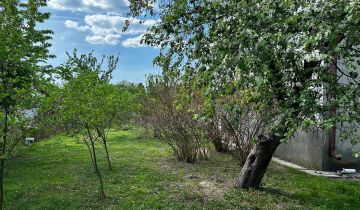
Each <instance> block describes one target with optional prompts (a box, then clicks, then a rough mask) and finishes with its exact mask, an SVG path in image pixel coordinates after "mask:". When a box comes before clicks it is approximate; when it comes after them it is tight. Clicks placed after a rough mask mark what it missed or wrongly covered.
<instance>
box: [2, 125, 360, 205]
mask: <svg viewBox="0 0 360 210" xmlns="http://www.w3.org/2000/svg"><path fill="white" fill-rule="evenodd" d="M109 137H110V140H109V150H110V153H111V156H112V161H113V167H114V171H109V170H108V169H107V165H106V162H105V158H104V156H101V161H100V166H101V169H102V171H103V173H104V178H105V190H106V193H107V199H106V200H98V180H97V177H96V175H95V174H94V172H93V168H92V165H91V162H90V161H91V160H90V155H89V154H88V150H87V148H86V146H85V145H84V144H82V143H81V142H76V141H75V140H74V139H71V138H68V137H62V136H57V137H54V138H52V139H50V140H44V141H41V142H37V143H35V144H34V145H32V146H30V147H27V146H21V147H20V148H19V149H18V152H17V155H16V156H15V157H14V158H13V159H12V160H9V161H8V162H7V167H6V174H5V207H6V209H360V199H359V197H360V183H359V182H358V181H349V180H331V179H327V178H320V177H314V176H310V175H307V174H304V173H301V172H298V171H296V170H293V169H290V168H286V167H284V166H281V165H278V164H275V163H272V164H271V166H270V168H269V170H268V171H267V173H266V175H265V178H264V180H263V181H264V185H263V187H262V188H261V189H260V190H248V191H239V190H235V189H234V188H233V185H234V181H235V178H236V177H237V175H238V173H239V171H240V168H239V167H238V166H237V165H236V162H235V161H234V160H233V159H232V158H231V157H230V156H229V155H227V154H216V153H214V154H212V155H211V158H210V160H209V161H201V162H200V163H198V164H186V163H182V162H177V161H176V160H175V159H174V158H172V157H171V155H170V154H169V150H168V147H166V146H165V145H164V144H162V143H161V142H159V141H157V140H155V139H149V138H141V137H140V132H139V130H130V131H117V132H112V133H110V136H109Z"/></svg>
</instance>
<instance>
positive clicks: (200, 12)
mask: <svg viewBox="0 0 360 210" xmlns="http://www.w3.org/2000/svg"><path fill="white" fill-rule="evenodd" d="M156 2H157V3H158V5H159V7H158V8H159V9H156V10H154V7H153V5H154V4H156ZM130 9H131V12H130V15H132V16H138V15H142V14H144V13H145V14H150V15H154V16H155V17H158V18H160V19H161V21H158V23H157V24H156V25H154V26H153V27H152V28H151V30H150V31H149V32H148V33H147V34H146V35H145V38H144V40H143V41H144V42H145V43H147V44H150V45H156V46H159V47H160V48H161V52H160V55H159V56H158V57H157V58H156V59H155V63H156V64H158V65H159V66H161V67H162V68H163V70H164V71H166V72H172V74H174V72H175V74H179V75H181V76H182V78H183V80H184V81H185V82H187V83H188V84H189V85H196V86H200V87H202V88H204V89H205V90H206V95H207V96H208V97H209V98H210V99H213V98H216V97H218V96H219V95H231V94H232V93H233V92H234V91H238V92H239V91H240V92H244V93H245V94H246V95H247V97H246V99H245V100H244V101H245V102H247V103H249V104H251V105H252V107H257V109H258V111H262V110H274V112H273V113H271V116H270V118H271V120H272V121H271V122H272V123H270V124H269V125H270V126H268V127H267V128H266V132H264V133H263V134H261V135H259V137H258V139H257V141H258V143H257V144H256V145H255V147H254V149H253V150H252V152H251V153H250V155H249V156H248V158H247V161H246V163H245V165H244V167H243V168H242V171H241V175H240V178H239V179H238V182H237V186H238V187H239V188H249V187H259V184H260V182H261V179H262V177H263V175H264V173H265V171H266V168H267V166H268V164H269V162H270V160H271V157H272V155H273V153H274V152H275V150H276V148H277V147H278V145H279V144H280V142H281V141H286V140H287V139H289V138H290V137H292V136H293V135H294V133H295V132H297V131H298V130H306V129H308V128H310V127H317V128H320V129H329V128H331V127H333V126H341V128H340V130H341V131H342V135H341V137H343V139H349V140H350V141H351V142H352V143H356V142H359V136H357V135H356V133H357V130H358V129H359V124H358V123H359V120H360V119H359V116H360V115H359V95H360V94H359V91H360V88H359V85H358V84H359V77H358V73H357V68H358V66H359V60H358V58H359V57H360V50H359V46H360V39H358V37H359V35H360V31H359V27H360V2H359V1H356V0H350V1H348V0H337V1H335V0H330V1H329V0H319V1H309V0H300V1H292V0H288V1H284V0H275V1H266V0H255V1H245V0H242V1H234V0H230V1H220V0H199V1H194V0H173V1H155V0H145V1H137V0H132V1H131V6H130ZM157 11H159V12H158V13H157ZM333 135H334V134H333Z"/></svg>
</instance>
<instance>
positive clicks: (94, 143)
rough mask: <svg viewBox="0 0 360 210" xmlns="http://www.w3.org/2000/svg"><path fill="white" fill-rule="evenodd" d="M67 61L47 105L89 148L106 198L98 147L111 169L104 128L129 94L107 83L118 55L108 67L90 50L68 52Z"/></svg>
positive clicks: (126, 103) (102, 193)
mask: <svg viewBox="0 0 360 210" xmlns="http://www.w3.org/2000/svg"><path fill="white" fill-rule="evenodd" d="M68 56H69V60H68V61H67V62H66V63H65V64H64V65H63V66H62V67H60V68H61V71H62V72H63V77H64V78H65V80H64V85H63V87H62V88H60V89H58V92H57V93H54V94H53V95H55V97H51V98H49V100H52V102H50V103H48V104H50V105H54V104H55V105H56V106H58V111H57V113H58V116H59V119H60V120H61V122H62V124H63V125H64V127H65V129H66V130H67V131H68V132H69V133H70V134H71V135H73V136H77V135H80V136H81V137H82V140H83V141H84V143H85V144H86V146H87V147H88V150H89V153H90V157H91V161H92V164H93V167H94V171H95V173H96V175H97V176H98V178H99V183H100V190H99V191H100V198H101V199H105V198H106V195H105V190H104V179H103V175H102V172H101V171H100V167H99V161H98V157H99V154H98V151H99V150H97V147H98V146H102V147H103V148H104V151H105V156H106V160H107V163H108V166H109V169H110V170H112V165H111V158H110V155H109V151H108V142H107V131H108V129H109V128H110V127H111V125H112V122H113V120H114V119H115V118H116V117H117V116H118V113H119V112H123V111H126V110H127V109H128V101H129V98H130V94H129V93H128V92H118V91H117V88H116V86H115V85H114V84H111V83H110V79H111V74H112V71H113V70H114V69H115V68H116V64H117V62H118V58H115V57H114V56H109V57H108V58H107V61H108V62H107V64H108V66H107V69H106V70H103V64H104V57H103V58H102V59H101V60H100V61H98V60H97V58H96V57H94V56H93V55H92V53H90V54H88V55H80V56H78V55H77V52H76V50H75V51H74V53H73V55H70V54H68Z"/></svg>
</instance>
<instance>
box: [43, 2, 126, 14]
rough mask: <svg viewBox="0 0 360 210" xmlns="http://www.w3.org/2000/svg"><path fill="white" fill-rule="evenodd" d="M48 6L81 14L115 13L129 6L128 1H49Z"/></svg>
mask: <svg viewBox="0 0 360 210" xmlns="http://www.w3.org/2000/svg"><path fill="white" fill-rule="evenodd" d="M48 5H49V7H50V8H52V9H55V10H69V11H83V12H116V11H120V10H124V9H126V7H127V6H129V5H130V3H129V1H128V0H49V2H48Z"/></svg>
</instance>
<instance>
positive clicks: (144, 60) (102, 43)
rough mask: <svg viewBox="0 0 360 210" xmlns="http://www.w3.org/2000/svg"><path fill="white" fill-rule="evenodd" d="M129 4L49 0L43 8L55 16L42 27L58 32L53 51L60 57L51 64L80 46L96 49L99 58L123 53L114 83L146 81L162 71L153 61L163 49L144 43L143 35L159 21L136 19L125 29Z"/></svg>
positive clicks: (123, 0)
mask: <svg viewBox="0 0 360 210" xmlns="http://www.w3.org/2000/svg"><path fill="white" fill-rule="evenodd" d="M128 4H129V2H128V1H127V0H49V1H48V6H47V7H46V8H43V10H44V11H46V12H50V13H51V17H50V19H49V20H47V21H46V22H45V23H44V24H42V25H41V28H46V29H51V30H53V31H54V35H53V40H52V44H53V46H52V47H51V52H52V53H53V54H54V55H56V57H57V58H55V59H53V60H51V61H50V63H51V64H53V65H60V64H61V63H63V62H64V61H65V60H66V59H67V56H66V52H72V51H73V49H74V48H76V49H78V52H79V53H88V52H91V51H92V50H94V53H95V55H97V56H99V57H100V56H101V55H118V54H119V63H118V67H117V69H116V70H115V71H114V74H113V82H119V81H122V80H127V81H130V82H144V81H145V75H148V74H156V73H159V72H160V70H159V68H158V67H154V66H153V64H152V60H153V58H154V57H155V56H156V55H157V54H158V52H159V50H158V49H156V48H153V47H149V46H144V45H141V44H140V37H141V35H142V34H143V33H144V32H145V31H146V29H147V28H148V27H149V26H151V25H153V24H154V23H155V20H147V21H146V22H145V23H144V24H142V25H141V24H139V23H138V21H136V20H135V21H133V24H132V25H131V26H130V27H129V29H128V30H127V31H126V32H122V26H123V24H124V21H125V19H126V13H127V11H128V8H127V6H128Z"/></svg>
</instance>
